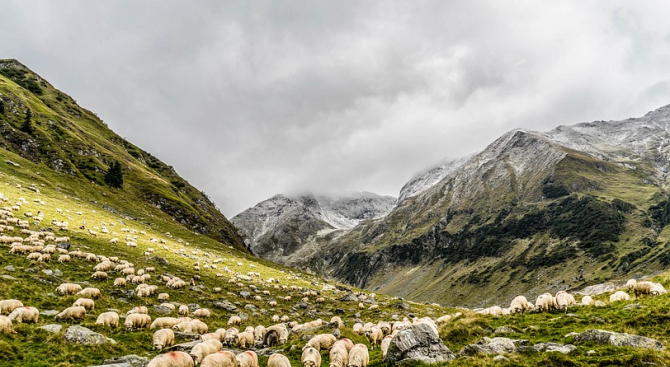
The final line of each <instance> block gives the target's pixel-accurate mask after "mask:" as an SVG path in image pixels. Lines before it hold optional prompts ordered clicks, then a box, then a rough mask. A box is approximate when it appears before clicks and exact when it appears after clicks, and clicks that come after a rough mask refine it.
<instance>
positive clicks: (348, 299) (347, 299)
mask: <svg viewBox="0 0 670 367" xmlns="http://www.w3.org/2000/svg"><path fill="white" fill-rule="evenodd" d="M340 302H358V297H356V295H355V294H353V293H348V294H346V295H345V296H344V297H342V298H340Z"/></svg>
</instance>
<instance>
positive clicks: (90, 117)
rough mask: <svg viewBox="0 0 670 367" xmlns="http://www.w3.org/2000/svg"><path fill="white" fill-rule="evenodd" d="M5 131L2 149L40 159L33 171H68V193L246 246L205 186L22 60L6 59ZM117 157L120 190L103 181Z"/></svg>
mask: <svg viewBox="0 0 670 367" xmlns="http://www.w3.org/2000/svg"><path fill="white" fill-rule="evenodd" d="M26 121H28V122H26ZM0 136H1V137H0V147H2V148H4V149H5V150H7V151H10V152H12V153H15V154H18V155H19V156H21V157H23V158H25V159H27V160H29V161H30V162H32V163H35V164H36V169H35V171H34V174H35V175H37V173H38V172H40V173H46V172H49V171H53V172H57V173H61V174H64V175H59V176H55V177H54V178H55V180H56V181H54V182H53V183H54V184H56V185H57V186H58V187H59V189H60V190H62V191H63V192H64V193H66V194H69V195H73V196H81V198H82V199H84V200H87V201H95V202H96V203H97V204H98V205H99V207H100V209H101V210H107V211H111V212H117V213H120V214H121V215H123V216H127V217H129V218H135V219H138V220H143V221H148V220H149V218H152V217H154V216H165V215H167V216H169V217H170V218H171V220H174V221H177V222H179V223H181V224H183V225H184V226H186V227H187V228H189V229H192V230H193V231H195V232H197V233H200V234H204V235H207V236H210V237H212V238H214V239H216V240H218V241H221V242H225V243H228V244H230V245H232V246H234V247H236V248H239V249H242V248H243V244H242V240H241V238H240V236H239V235H238V233H237V231H236V230H235V228H234V227H233V226H232V224H231V223H230V222H229V221H228V220H227V219H226V218H225V217H224V216H223V214H221V212H219V210H218V209H217V208H216V206H215V205H214V204H213V203H212V202H211V201H210V199H209V198H208V197H207V196H206V195H205V194H204V193H203V192H201V191H199V190H197V189H196V188H195V187H193V186H191V185H190V184H189V183H188V182H187V181H185V180H184V179H183V178H181V177H180V176H179V175H178V174H177V173H176V172H175V170H174V169H173V168H172V167H171V166H168V165H167V164H165V163H163V162H161V161H160V160H159V159H157V158H156V157H154V156H152V155H151V154H150V153H147V152H145V151H143V150H142V149H140V148H138V147H136V146H135V145H133V144H131V143H130V142H128V141H126V140H125V139H123V138H122V137H120V136H118V135H117V134H115V133H114V132H113V131H112V130H110V129H109V128H108V127H107V125H106V124H105V123H104V122H103V121H102V120H100V119H99V118H98V117H97V116H96V115H95V114H94V113H92V112H91V111H88V110H86V109H84V108H82V107H80V106H79V105H78V104H77V103H76V101H75V100H74V99H73V98H71V97H69V96H68V95H66V94H65V93H63V92H61V91H59V90H57V89H56V88H54V87H53V86H52V85H51V84H49V82H48V81H46V80H45V79H44V78H42V77H40V76H39V75H37V74H36V73H34V72H33V71H31V70H30V69H28V68H27V67H25V66H24V65H23V64H21V63H20V62H18V61H16V60H0ZM114 161H118V162H119V163H120V164H121V166H122V170H123V177H124V180H125V185H124V187H123V189H122V190H119V189H112V188H110V187H108V186H106V185H105V183H104V175H105V173H106V172H107V170H108V169H109V166H110V164H111V163H112V162H114Z"/></svg>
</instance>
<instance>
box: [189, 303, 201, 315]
mask: <svg viewBox="0 0 670 367" xmlns="http://www.w3.org/2000/svg"><path fill="white" fill-rule="evenodd" d="M199 308H200V305H199V304H197V303H190V304H189V305H188V311H189V312H191V313H193V312H195V310H197V309H199Z"/></svg>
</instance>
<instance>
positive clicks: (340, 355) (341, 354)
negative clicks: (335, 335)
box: [328, 344, 349, 367]
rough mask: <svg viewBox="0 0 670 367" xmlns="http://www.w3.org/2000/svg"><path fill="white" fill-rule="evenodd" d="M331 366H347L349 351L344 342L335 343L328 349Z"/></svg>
mask: <svg viewBox="0 0 670 367" xmlns="http://www.w3.org/2000/svg"><path fill="white" fill-rule="evenodd" d="M328 357H329V360H330V367H346V366H347V361H349V351H347V348H346V347H345V346H344V345H343V344H337V345H333V347H332V348H330V350H329V351H328Z"/></svg>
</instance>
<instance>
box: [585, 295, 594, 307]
mask: <svg viewBox="0 0 670 367" xmlns="http://www.w3.org/2000/svg"><path fill="white" fill-rule="evenodd" d="M595 304H596V302H595V301H594V300H593V297H591V296H584V297H582V306H595Z"/></svg>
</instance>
